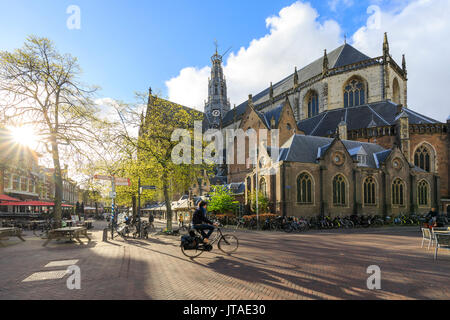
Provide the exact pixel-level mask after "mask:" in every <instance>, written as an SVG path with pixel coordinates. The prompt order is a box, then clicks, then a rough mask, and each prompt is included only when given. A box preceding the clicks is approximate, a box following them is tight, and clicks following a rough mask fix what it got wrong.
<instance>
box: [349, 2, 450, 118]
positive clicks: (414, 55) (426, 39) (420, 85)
mask: <svg viewBox="0 0 450 320" xmlns="http://www.w3.org/2000/svg"><path fill="white" fill-rule="evenodd" d="M448 17H450V2H448V1H440V0H418V1H414V2H411V3H409V4H408V5H407V6H406V7H404V8H403V9H402V10H400V11H396V12H395V13H392V12H386V11H383V10H381V12H380V24H379V26H377V25H376V24H372V23H369V22H368V24H367V25H366V26H362V27H361V28H360V29H359V30H358V31H357V32H355V34H354V35H353V45H354V46H355V48H357V49H359V50H361V51H362V52H364V53H366V54H368V55H369V56H380V55H382V39H383V33H384V32H388V39H389V48H390V52H391V55H392V56H393V58H394V60H395V61H396V62H397V63H398V64H401V61H402V60H401V59H402V54H403V53H404V54H405V57H406V66H407V70H408V106H409V107H410V108H412V109H413V110H414V111H417V112H419V113H422V114H424V115H426V116H429V117H431V118H435V119H436V120H439V121H445V120H446V118H447V116H448V115H449V114H450V107H449V106H448V103H447V90H448V89H447V87H448V85H449V76H448V75H449V74H450V64H449V63H448V62H447V61H446V60H447V58H448V54H449V53H450V43H449V42H448V41H447V39H450V20H449V19H448ZM369 19H370V18H369ZM368 21H369V20H368Z"/></svg>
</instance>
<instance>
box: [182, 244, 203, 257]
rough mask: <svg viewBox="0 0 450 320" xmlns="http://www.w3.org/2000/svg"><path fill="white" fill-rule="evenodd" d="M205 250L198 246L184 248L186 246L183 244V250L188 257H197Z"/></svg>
mask: <svg viewBox="0 0 450 320" xmlns="http://www.w3.org/2000/svg"><path fill="white" fill-rule="evenodd" d="M203 251H204V250H202V249H199V247H198V246H197V247H196V248H195V249H184V247H183V246H181V252H183V254H184V255H185V256H186V257H188V258H196V257H198V256H199V255H201V254H202V253H203Z"/></svg>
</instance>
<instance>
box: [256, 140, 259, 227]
mask: <svg viewBox="0 0 450 320" xmlns="http://www.w3.org/2000/svg"><path fill="white" fill-rule="evenodd" d="M255 164H256V230H259V203H258V198H259V180H258V145H256V148H255Z"/></svg>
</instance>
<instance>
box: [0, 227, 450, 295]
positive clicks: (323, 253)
mask: <svg viewBox="0 0 450 320" xmlns="http://www.w3.org/2000/svg"><path fill="white" fill-rule="evenodd" d="M103 226H104V224H103V225H101V224H99V223H97V224H96V228H95V230H93V231H92V236H93V241H92V242H90V243H89V244H87V245H83V246H81V245H78V244H68V243H58V242H55V241H52V242H50V243H49V244H48V246H47V247H42V243H43V240H41V239H39V238H37V237H35V236H33V235H32V233H30V232H28V233H27V234H26V237H25V239H26V240H27V241H26V242H21V241H20V240H18V239H16V238H11V239H10V240H9V241H7V242H6V243H7V246H6V247H4V248H1V247H0V270H1V272H0V299H250V300H254V299H255V300H256V299H283V300H287V299H449V298H450V281H448V279H449V273H450V252H449V251H448V250H442V251H440V254H439V257H438V260H437V261H434V260H433V250H431V249H430V250H427V249H426V247H424V248H420V244H421V235H420V233H419V231H418V228H417V227H414V228H396V229H393V228H392V229H389V228H388V229H386V228H383V229H370V230H369V229H365V230H359V229H358V230H356V229H355V230H349V231H345V230H336V231H334V230H333V231H311V232H307V233H301V234H286V233H280V232H262V231H248V232H243V231H237V232H236V231H231V232H234V233H235V235H236V236H237V237H238V238H239V239H240V247H239V250H238V251H237V252H236V253H235V254H234V255H233V256H228V255H224V254H222V253H221V252H220V251H219V250H218V249H217V247H215V248H214V250H213V251H212V252H209V253H203V255H202V256H200V257H199V258H196V259H195V260H190V259H189V258H187V257H185V256H184V255H183V254H182V253H181V251H180V247H179V237H175V238H174V237H169V236H162V235H153V236H152V237H151V239H149V240H127V241H125V240H123V239H121V238H115V239H114V240H113V241H109V242H102V241H101V239H102V231H100V230H101V228H102V227H103ZM65 260H76V261H69V262H67V263H69V264H71V263H76V265H77V266H79V267H80V270H81V289H80V290H69V289H67V286H66V281H67V278H68V275H65V274H64V270H66V268H67V265H64V264H65V263H64V262H61V261H65ZM51 262H53V263H52V264H50V265H49V263H51ZM370 265H378V266H379V267H380V268H381V290H369V289H367V286H366V281H367V278H368V277H369V274H367V273H366V270H367V267H368V266H370ZM51 271H59V272H51ZM41 272H47V273H46V274H42V273H41ZM49 272H50V273H49ZM49 275H50V276H52V275H53V276H54V278H56V279H47V280H43V278H44V276H47V277H48V276H49ZM30 276H31V278H30ZM25 279H27V281H24V280H25ZM29 280H31V281H29Z"/></svg>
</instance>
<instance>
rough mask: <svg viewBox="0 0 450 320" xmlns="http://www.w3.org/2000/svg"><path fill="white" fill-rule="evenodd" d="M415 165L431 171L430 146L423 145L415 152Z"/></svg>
mask: <svg viewBox="0 0 450 320" xmlns="http://www.w3.org/2000/svg"><path fill="white" fill-rule="evenodd" d="M414 165H416V166H418V167H419V168H421V169H423V170H425V171H428V172H430V171H431V153H430V150H429V148H428V147H426V146H421V147H419V148H417V150H416V152H415V153H414Z"/></svg>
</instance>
